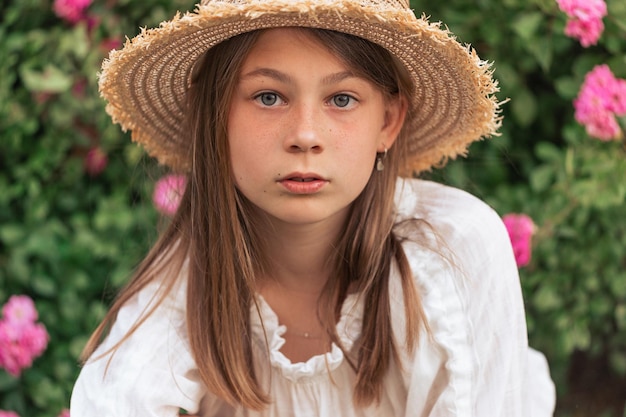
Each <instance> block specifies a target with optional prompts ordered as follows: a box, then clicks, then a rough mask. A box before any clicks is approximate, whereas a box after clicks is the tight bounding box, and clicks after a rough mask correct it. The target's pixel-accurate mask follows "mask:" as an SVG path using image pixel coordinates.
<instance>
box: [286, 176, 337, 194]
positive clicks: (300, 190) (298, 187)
mask: <svg viewBox="0 0 626 417" xmlns="http://www.w3.org/2000/svg"><path fill="white" fill-rule="evenodd" d="M329 182H330V181H329V180H327V179H325V178H324V177H322V176H320V175H317V174H314V173H306V174H305V173H300V172H294V173H291V174H288V175H285V176H284V177H283V178H282V179H279V180H278V183H279V184H280V185H281V186H282V187H283V188H284V189H285V190H287V191H288V192H289V193H291V194H315V193H317V192H318V191H320V190H322V189H323V188H324V187H326V185H328V183H329Z"/></svg>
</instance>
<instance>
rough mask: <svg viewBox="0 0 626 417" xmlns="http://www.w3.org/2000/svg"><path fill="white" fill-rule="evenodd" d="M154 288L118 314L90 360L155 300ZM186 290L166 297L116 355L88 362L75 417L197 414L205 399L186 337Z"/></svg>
mask: <svg viewBox="0 0 626 417" xmlns="http://www.w3.org/2000/svg"><path fill="white" fill-rule="evenodd" d="M158 285H159V284H158V283H152V284H150V285H148V286H147V287H146V288H144V289H143V290H141V291H140V293H139V294H137V296H136V297H134V298H133V299H131V300H130V301H129V302H128V303H127V304H126V305H124V306H123V307H122V309H121V310H120V312H119V314H118V317H117V320H116V322H115V324H114V325H113V326H112V329H111V331H110V333H109V335H108V336H107V338H106V340H105V341H104V343H103V344H102V345H101V346H100V347H99V348H98V350H97V351H96V352H95V353H94V355H93V356H92V357H97V356H98V355H99V354H101V353H102V352H106V350H107V349H108V348H110V347H111V346H113V345H114V344H115V343H116V342H117V341H119V340H121V339H122V338H123V337H124V336H125V335H126V333H127V332H128V330H129V329H130V328H131V326H132V325H133V324H134V323H135V322H136V320H137V319H138V318H139V317H140V316H141V315H142V313H143V312H144V311H145V309H146V308H147V307H148V306H149V305H151V303H153V302H154V301H155V298H156V297H154V295H155V294H156V293H157V291H158ZM185 291H186V290H185V288H184V285H179V288H178V289H176V288H175V290H174V291H173V292H172V294H170V295H168V296H167V297H166V298H165V300H164V301H163V303H162V304H161V305H160V306H159V307H158V308H157V309H156V310H155V311H154V313H153V314H152V315H150V316H149V318H148V319H147V320H146V321H145V322H144V323H143V324H141V326H139V328H138V329H137V330H136V331H135V332H134V333H133V334H132V336H130V337H129V338H128V339H127V340H126V341H124V342H123V343H122V344H121V345H120V347H119V348H118V349H117V350H116V351H115V353H114V354H112V355H111V354H107V355H105V356H104V357H102V358H99V359H90V360H89V361H88V362H87V363H86V365H85V366H84V367H83V369H82V370H81V372H80V375H79V377H78V380H77V381H76V384H75V386H74V390H73V393H72V398H71V407H70V409H71V413H72V415H73V416H77V417H139V416H141V417H175V416H178V413H179V409H180V408H183V409H185V410H188V411H190V412H196V411H197V409H198V405H199V403H200V400H201V397H202V396H203V394H204V391H205V390H204V389H203V385H202V383H201V382H200V378H199V374H198V372H197V371H196V367H195V363H194V361H193V358H192V356H191V353H190V350H189V345H188V341H187V337H186V333H187V331H186V325H185V296H186V295H185Z"/></svg>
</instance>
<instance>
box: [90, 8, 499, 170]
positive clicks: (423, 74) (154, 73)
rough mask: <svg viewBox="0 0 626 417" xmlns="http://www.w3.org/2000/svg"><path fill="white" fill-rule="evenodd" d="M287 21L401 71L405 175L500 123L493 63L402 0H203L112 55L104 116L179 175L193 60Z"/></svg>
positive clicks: (460, 149)
mask: <svg viewBox="0 0 626 417" xmlns="http://www.w3.org/2000/svg"><path fill="white" fill-rule="evenodd" d="M289 26H301V27H312V28H321V29H330V30H335V31H339V32H345V33H349V34H352V35H356V36H359V37H362V38H365V39H367V40H369V41H372V42H374V43H377V44H379V45H381V46H383V47H384V48H386V49H387V50H389V51H390V52H391V53H392V54H393V55H394V56H395V57H396V58H397V59H398V60H399V61H400V62H401V63H402V64H403V65H404V66H405V67H406V69H407V71H408V72H409V74H410V75H411V78H412V80H413V83H414V86H415V94H414V96H413V97H411V105H412V108H413V109H414V111H413V117H412V118H411V119H409V120H407V121H406V123H409V126H408V127H409V132H410V137H409V143H408V151H407V152H408V153H407V155H406V157H405V161H404V167H403V170H402V172H403V174H404V175H411V174H412V173H416V172H420V171H424V170H428V169H430V168H432V167H435V166H441V165H443V164H444V163H445V162H446V161H447V160H448V159H450V158H455V157H456V156H457V155H464V154H465V153H466V150H467V147H468V146H469V144H470V143H471V142H473V141H475V140H478V139H480V138H482V137H488V136H491V135H494V134H496V132H497V129H498V128H499V126H500V122H501V117H500V116H499V109H498V107H499V103H498V101H497V100H496V98H495V97H494V96H493V94H494V93H495V92H497V91H498V88H497V82H495V81H494V80H493V79H492V71H491V69H490V65H489V64H488V63H486V62H485V61H482V60H480V59H479V58H478V56H477V55H476V53H475V52H474V51H473V50H472V49H471V48H470V47H469V46H463V45H461V44H460V43H459V42H457V41H456V40H455V38H454V37H453V36H452V35H451V34H450V33H449V32H448V31H447V30H446V29H443V28H441V26H440V24H438V23H429V22H428V21H427V19H426V18H425V17H422V18H417V17H416V16H415V14H414V13H413V11H412V10H410V9H409V1H408V0H249V1H245V0H202V2H201V3H200V4H199V5H197V7H196V9H195V10H194V11H193V12H187V13H185V14H184V15H180V14H177V15H176V16H175V17H174V19H172V20H171V21H167V22H163V23H161V25H160V26H159V27H158V28H155V29H149V30H146V29H144V30H142V31H141V33H140V34H139V35H138V36H136V37H135V38H134V39H132V40H129V41H127V42H126V44H125V45H124V47H123V48H122V49H121V50H118V51H112V52H111V54H110V56H109V58H108V59H107V60H105V62H104V63H103V66H102V72H101V74H100V78H99V85H100V92H101V94H102V96H103V97H104V98H105V99H106V100H107V101H108V103H107V107H106V109H107V112H108V113H109V114H110V115H111V116H112V118H113V121H114V122H116V123H119V124H120V125H121V126H122V128H123V129H124V130H131V131H132V138H133V140H134V141H136V142H139V143H140V144H142V145H143V146H144V147H145V149H146V150H147V151H148V153H149V154H150V155H152V156H154V157H156V158H157V159H158V161H159V162H160V163H162V164H165V165H168V166H170V167H171V168H173V169H174V170H177V171H186V170H188V168H189V161H187V160H186V157H185V155H187V154H188V153H187V150H188V147H189V144H188V143H185V140H184V138H185V135H183V134H182V133H181V130H182V122H183V118H184V111H185V110H184V108H185V98H184V97H185V92H186V91H187V88H188V86H189V82H190V76H191V73H192V70H193V67H194V64H195V62H196V61H197V60H198V58H200V57H201V56H202V55H203V53H204V52H205V51H207V50H208V49H209V48H211V47H213V46H214V45H216V44H218V43H219V42H222V41H224V40H226V39H228V38H231V37H233V36H235V35H238V34H241V33H244V32H249V31H252V30H256V29H263V28H275V27H289Z"/></svg>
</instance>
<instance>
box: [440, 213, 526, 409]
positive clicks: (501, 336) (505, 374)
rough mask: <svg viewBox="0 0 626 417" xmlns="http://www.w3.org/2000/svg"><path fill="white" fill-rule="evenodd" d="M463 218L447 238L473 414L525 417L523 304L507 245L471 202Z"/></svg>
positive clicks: (489, 217)
mask: <svg viewBox="0 0 626 417" xmlns="http://www.w3.org/2000/svg"><path fill="white" fill-rule="evenodd" d="M469 214H470V216H468V217H467V218H465V219H464V220H465V221H466V222H467V223H466V226H465V227H466V229H467V230H466V231H465V233H463V234H462V235H460V236H459V237H458V238H459V240H458V241H457V242H452V243H451V245H453V250H455V251H456V248H458V252H456V253H457V254H458V257H459V258H458V259H459V262H460V268H461V271H462V272H463V273H464V274H466V276H464V277H463V276H462V277H461V279H466V280H467V281H466V282H464V283H463V284H465V285H466V291H467V292H466V297H467V298H466V300H465V303H466V306H467V314H468V319H469V325H470V340H469V342H470V344H471V345H472V351H473V353H474V355H475V358H476V365H475V368H474V372H473V384H472V385H473V387H474V388H473V390H472V391H473V392H472V397H473V399H474V415H476V416H486V415H489V416H502V417H505V416H506V417H514V416H526V415H527V413H526V411H525V408H526V407H527V406H528V404H527V403H526V402H525V401H524V396H525V390H526V386H525V384H526V362H527V355H528V340H527V330H526V317H525V312H524V304H523V298H522V292H521V286H520V282H519V276H518V271H517V265H516V263H515V258H514V256H513V250H512V248H511V243H510V240H509V237H508V234H507V232H506V229H505V227H504V225H503V224H502V221H501V219H500V217H499V216H498V215H497V214H496V213H495V211H493V210H492V209H491V208H489V207H487V206H486V205H484V204H476V207H475V208H474V210H472V211H471V212H470V213H469Z"/></svg>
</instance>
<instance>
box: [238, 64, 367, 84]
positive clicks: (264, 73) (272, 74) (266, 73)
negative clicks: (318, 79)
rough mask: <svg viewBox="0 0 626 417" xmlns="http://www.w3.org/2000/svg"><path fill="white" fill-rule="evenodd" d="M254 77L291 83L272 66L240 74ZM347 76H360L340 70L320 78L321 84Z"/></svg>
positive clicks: (291, 81)
mask: <svg viewBox="0 0 626 417" xmlns="http://www.w3.org/2000/svg"><path fill="white" fill-rule="evenodd" d="M254 77H268V78H271V79H273V80H276V81H278V82H280V83H283V84H291V83H293V80H292V78H291V77H290V76H289V75H287V74H285V73H284V72H280V71H278V70H275V69H272V68H257V69H254V70H252V71H250V72H247V73H245V74H243V75H242V76H241V79H246V78H254ZM347 78H360V77H358V76H357V75H355V74H354V73H353V72H352V71H341V72H336V73H333V74H329V75H327V76H325V77H324V78H322V84H324V85H331V84H336V83H338V82H341V81H343V80H345V79H347Z"/></svg>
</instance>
